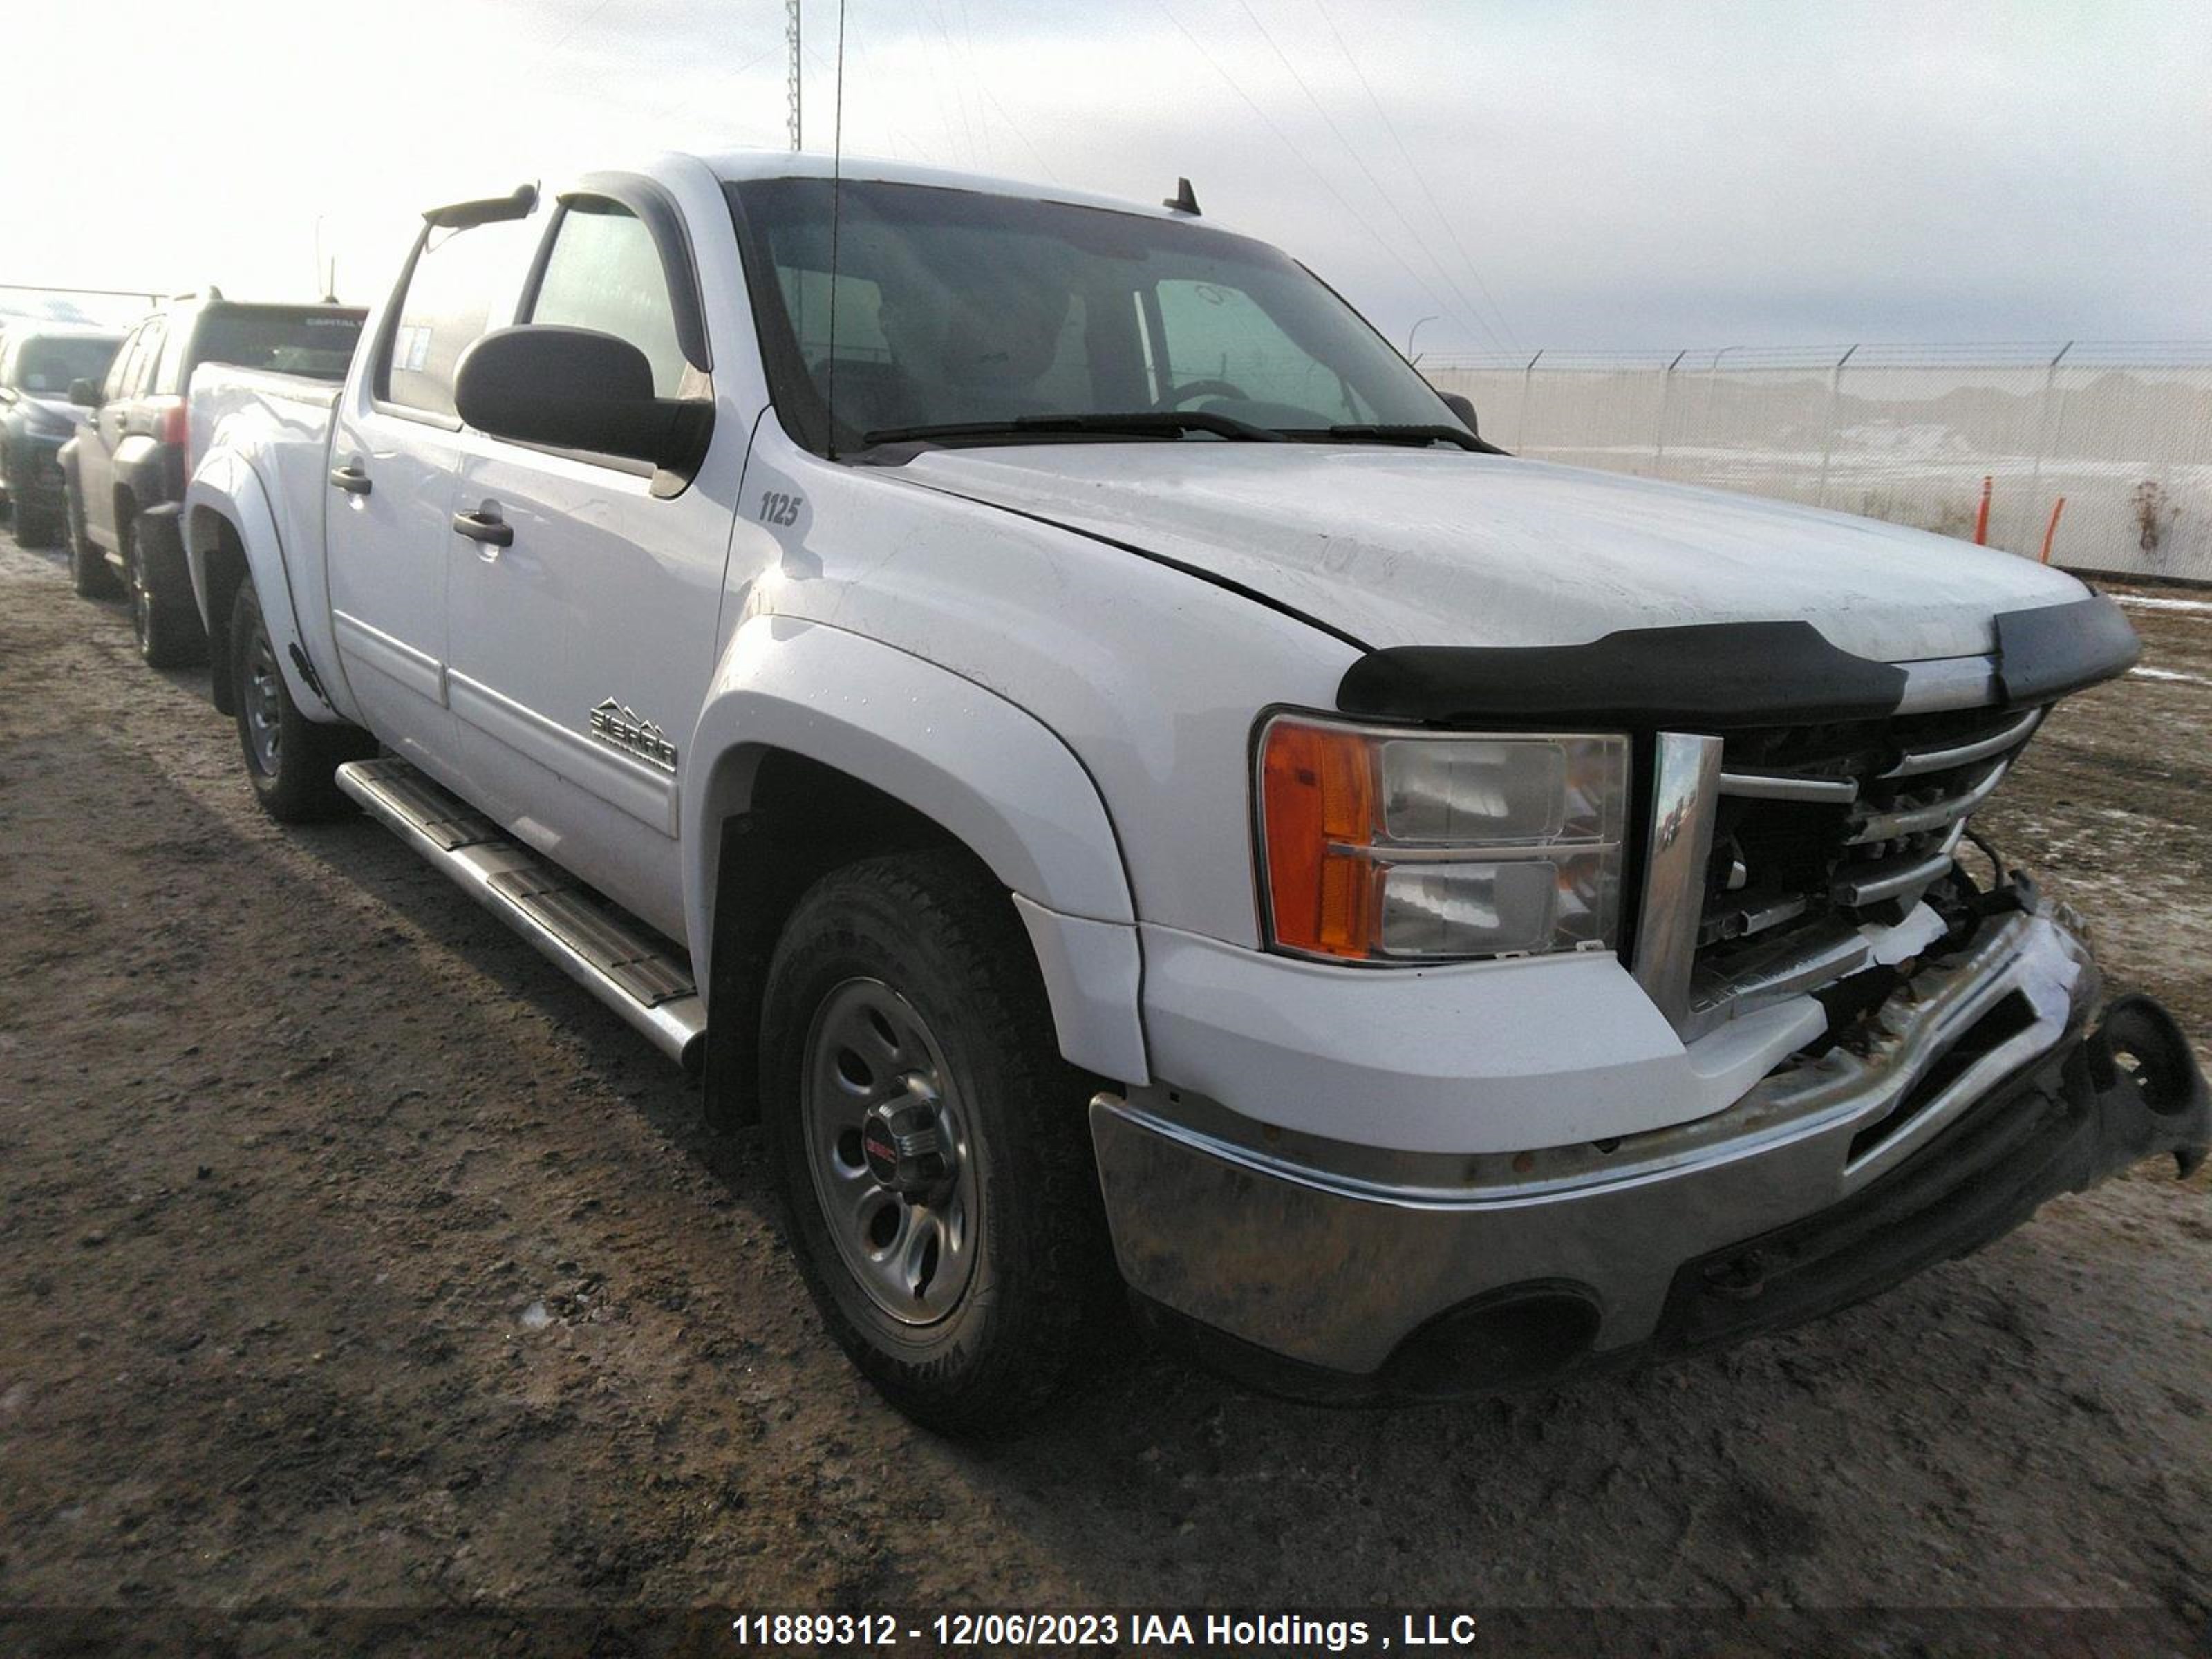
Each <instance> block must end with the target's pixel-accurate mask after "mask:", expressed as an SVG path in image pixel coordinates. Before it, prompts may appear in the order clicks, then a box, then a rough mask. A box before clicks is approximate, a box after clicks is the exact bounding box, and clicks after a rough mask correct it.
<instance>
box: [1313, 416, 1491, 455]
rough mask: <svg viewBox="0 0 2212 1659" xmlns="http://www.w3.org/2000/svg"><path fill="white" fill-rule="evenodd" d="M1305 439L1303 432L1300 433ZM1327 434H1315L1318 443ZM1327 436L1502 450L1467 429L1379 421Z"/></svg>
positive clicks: (1482, 451)
mask: <svg viewBox="0 0 2212 1659" xmlns="http://www.w3.org/2000/svg"><path fill="white" fill-rule="evenodd" d="M1297 436H1299V437H1305V436H1306V434H1304V433H1303V432H1301V433H1298V434H1297ZM1326 436H1328V437H1329V438H1331V439H1334V441H1336V442H1338V443H1353V444H1360V443H1372V444H1457V445H1458V446H1459V447H1461V448H1462V449H1472V450H1474V451H1475V452H1476V453H1480V454H1484V455H1498V454H1503V453H1504V451H1502V450H1499V449H1498V448H1496V447H1493V446H1492V445H1490V444H1486V443H1485V442H1483V441H1482V440H1481V439H1480V438H1478V437H1476V436H1475V435H1474V434H1473V433H1472V432H1469V431H1468V430H1466V429H1465V428H1462V427H1456V426H1442V425H1438V426H1412V425H1402V424H1401V425H1393V424H1391V423H1389V422H1378V423H1376V424H1374V425H1370V426H1333V427H1331V428H1328V433H1327V434H1326ZM1321 438H1322V434H1318V433H1317V434H1315V435H1314V441H1316V442H1318V441H1320V439H1321Z"/></svg>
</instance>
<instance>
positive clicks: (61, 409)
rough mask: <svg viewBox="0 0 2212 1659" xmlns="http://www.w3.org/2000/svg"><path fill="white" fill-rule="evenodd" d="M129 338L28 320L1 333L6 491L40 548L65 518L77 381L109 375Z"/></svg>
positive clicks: (1, 487) (21, 526)
mask: <svg viewBox="0 0 2212 1659" xmlns="http://www.w3.org/2000/svg"><path fill="white" fill-rule="evenodd" d="M121 340H122V336H121V335H119V334H115V333H112V332H108V331H102V330H99V329H93V328H84V327H77V326H72V325H67V324H59V323H37V322H28V321H26V322H19V323H15V324H13V325H10V326H9V329H8V331H7V334H6V337H5V338H4V339H0V495H4V496H5V498H6V500H7V502H8V504H9V508H10V510H11V511H12V512H13V513H14V514H15V534H16V536H17V538H20V539H21V540H22V541H24V542H26V543H27V544H30V545H32V546H33V547H42V546H44V545H46V544H47V543H49V542H51V541H52V540H53V538H54V534H55V532H56V530H57V529H58V526H60V524H61V521H62V515H63V512H64V495H65V488H64V476H63V471H62V464H61V459H60V456H61V450H62V448H63V447H64V445H65V444H67V443H68V441H69V440H70V436H71V435H73V434H74V433H75V432H76V415H75V411H74V410H73V409H72V408H71V406H70V396H69V392H70V386H73V385H74V384H75V383H76V382H77V381H79V380H96V379H98V378H99V377H100V375H102V374H106V372H107V367H108V364H109V363H110V362H112V361H113V359H114V356H115V349H116V347H117V346H118V344H119V343H121Z"/></svg>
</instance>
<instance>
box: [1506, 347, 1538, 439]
mask: <svg viewBox="0 0 2212 1659" xmlns="http://www.w3.org/2000/svg"><path fill="white" fill-rule="evenodd" d="M1543 355H1544V353H1543V350H1542V349H1541V347H1540V348H1538V349H1537V352H1536V356H1534V357H1531V358H1530V359H1529V360H1528V367H1527V368H1523V369H1522V371H1521V408H1520V410H1519V412H1517V413H1516V415H1515V416H1514V417H1513V447H1514V448H1516V449H1526V448H1528V382H1529V381H1531V380H1534V379H1535V377H1536V364H1537V362H1538V360H1539V359H1540V358H1541V357H1542V356H1543Z"/></svg>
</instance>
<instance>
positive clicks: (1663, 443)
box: [1651, 346, 1690, 478]
mask: <svg viewBox="0 0 2212 1659" xmlns="http://www.w3.org/2000/svg"><path fill="white" fill-rule="evenodd" d="M1689 355H1690V348H1689V347H1687V346H1684V347H1683V348H1682V349H1680V351H1678V352H1676V353H1675V354H1674V362H1671V363H1669V364H1668V365H1667V369H1666V372H1665V373H1664V374H1662V375H1660V377H1659V429H1658V431H1656V433H1654V434H1653V435H1652V436H1651V476H1652V477H1655V478H1658V477H1665V476H1666V471H1667V467H1666V461H1667V393H1668V390H1669V389H1670V388H1671V387H1672V386H1674V368H1675V366H1676V364H1679V363H1680V362H1681V361H1682V359H1683V358H1685V357H1686V356H1689Z"/></svg>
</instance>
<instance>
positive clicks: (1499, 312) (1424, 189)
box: [1314, 0, 1521, 352]
mask: <svg viewBox="0 0 2212 1659" xmlns="http://www.w3.org/2000/svg"><path fill="white" fill-rule="evenodd" d="M1314 4H1315V6H1316V8H1318V9H1319V10H1320V12H1321V17H1322V21H1323V22H1324V23H1327V24H1328V32H1329V33H1330V34H1331V35H1333V36H1334V37H1335V40H1336V49H1337V50H1338V51H1339V52H1342V53H1343V54H1344V61H1345V62H1346V63H1347V64H1351V65H1352V73H1353V74H1354V75H1356V76H1358V77H1359V84H1360V86H1361V88H1364V90H1365V92H1366V94H1367V101H1368V102H1369V103H1370V104H1371V105H1373V106H1374V108H1375V113H1376V115H1377V116H1378V117H1380V118H1381V119H1382V122H1383V131H1385V132H1388V133H1389V135H1390V142H1391V143H1394V144H1395V145H1396V146H1397V147H1398V154H1399V155H1400V156H1401V157H1402V158H1404V161H1405V163H1406V171H1407V172H1408V173H1412V174H1413V182H1414V183H1415V184H1417V185H1419V186H1420V187H1421V194H1422V195H1423V196H1425V197H1427V198H1428V203H1429V208H1430V210H1431V212H1433V213H1434V214H1435V215H1436V216H1437V223H1438V224H1440V225H1442V226H1443V228H1444V234H1445V235H1447V236H1449V237H1450V238H1451V244H1452V246H1453V247H1454V248H1455V250H1456V251H1457V252H1458V253H1459V257H1460V258H1461V260H1462V262H1463V263H1464V264H1466V266H1467V274H1468V276H1472V277H1474V287H1475V291H1476V292H1477V293H1479V294H1480V295H1482V297H1483V298H1484V299H1485V300H1486V301H1488V302H1489V305H1490V314H1491V316H1492V318H1493V319H1496V321H1497V324H1498V334H1499V335H1500V336H1501V337H1503V338H1504V342H1505V343H1506V345H1507V346H1508V347H1509V348H1510V349H1512V350H1514V351H1516V352H1517V351H1518V350H1519V349H1521V348H1520V345H1519V343H1518V342H1516V340H1515V339H1514V337H1513V331H1512V329H1511V328H1510V326H1508V325H1507V324H1506V321H1505V309H1504V307H1502V306H1500V305H1499V304H1498V301H1497V299H1496V298H1495V297H1494V296H1493V295H1492V294H1491V292H1490V284H1489V283H1486V282H1484V281H1483V280H1482V268H1481V267H1480V265H1478V264H1475V262H1474V255H1472V254H1470V253H1469V252H1468V251H1467V244H1466V243H1464V242H1462V241H1461V240H1460V239H1459V230H1458V228H1457V227H1456V226H1455V225H1454V223H1453V222H1452V218H1451V216H1450V215H1449V214H1448V213H1446V212H1445V211H1444V210H1443V204H1442V203H1441V202H1439V201H1437V193H1436V191H1433V190H1431V189H1430V188H1429V180H1428V176H1427V175H1426V174H1425V173H1423V172H1422V171H1421V167H1420V164H1419V162H1418V161H1414V160H1413V152H1412V151H1411V150H1409V149H1407V148H1406V141H1405V140H1404V139H1403V138H1401V137H1399V136H1398V124H1397V123H1396V122H1395V121H1393V120H1392V119H1391V118H1390V112H1389V110H1387V109H1385V108H1384V107H1383V100H1381V99H1380V98H1377V97H1376V95H1375V88H1374V86H1373V84H1372V83H1371V82H1370V81H1369V80H1368V78H1367V71H1366V70H1364V69H1362V68H1360V66H1359V60H1358V58H1355V57H1353V56H1352V48H1351V47H1350V46H1346V44H1345V40H1344V33H1343V32H1342V31H1341V30H1340V29H1339V28H1338V27H1337V26H1336V19H1335V18H1334V16H1332V15H1330V14H1329V9H1328V0H1314ZM1446 280H1447V281H1449V277H1447V278H1446ZM1453 291H1454V292H1455V293H1456V292H1457V291H1458V290H1457V289H1456V287H1455V289H1454V290H1453ZM1461 297H1462V299H1464V298H1465V297H1466V296H1465V295H1461Z"/></svg>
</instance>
